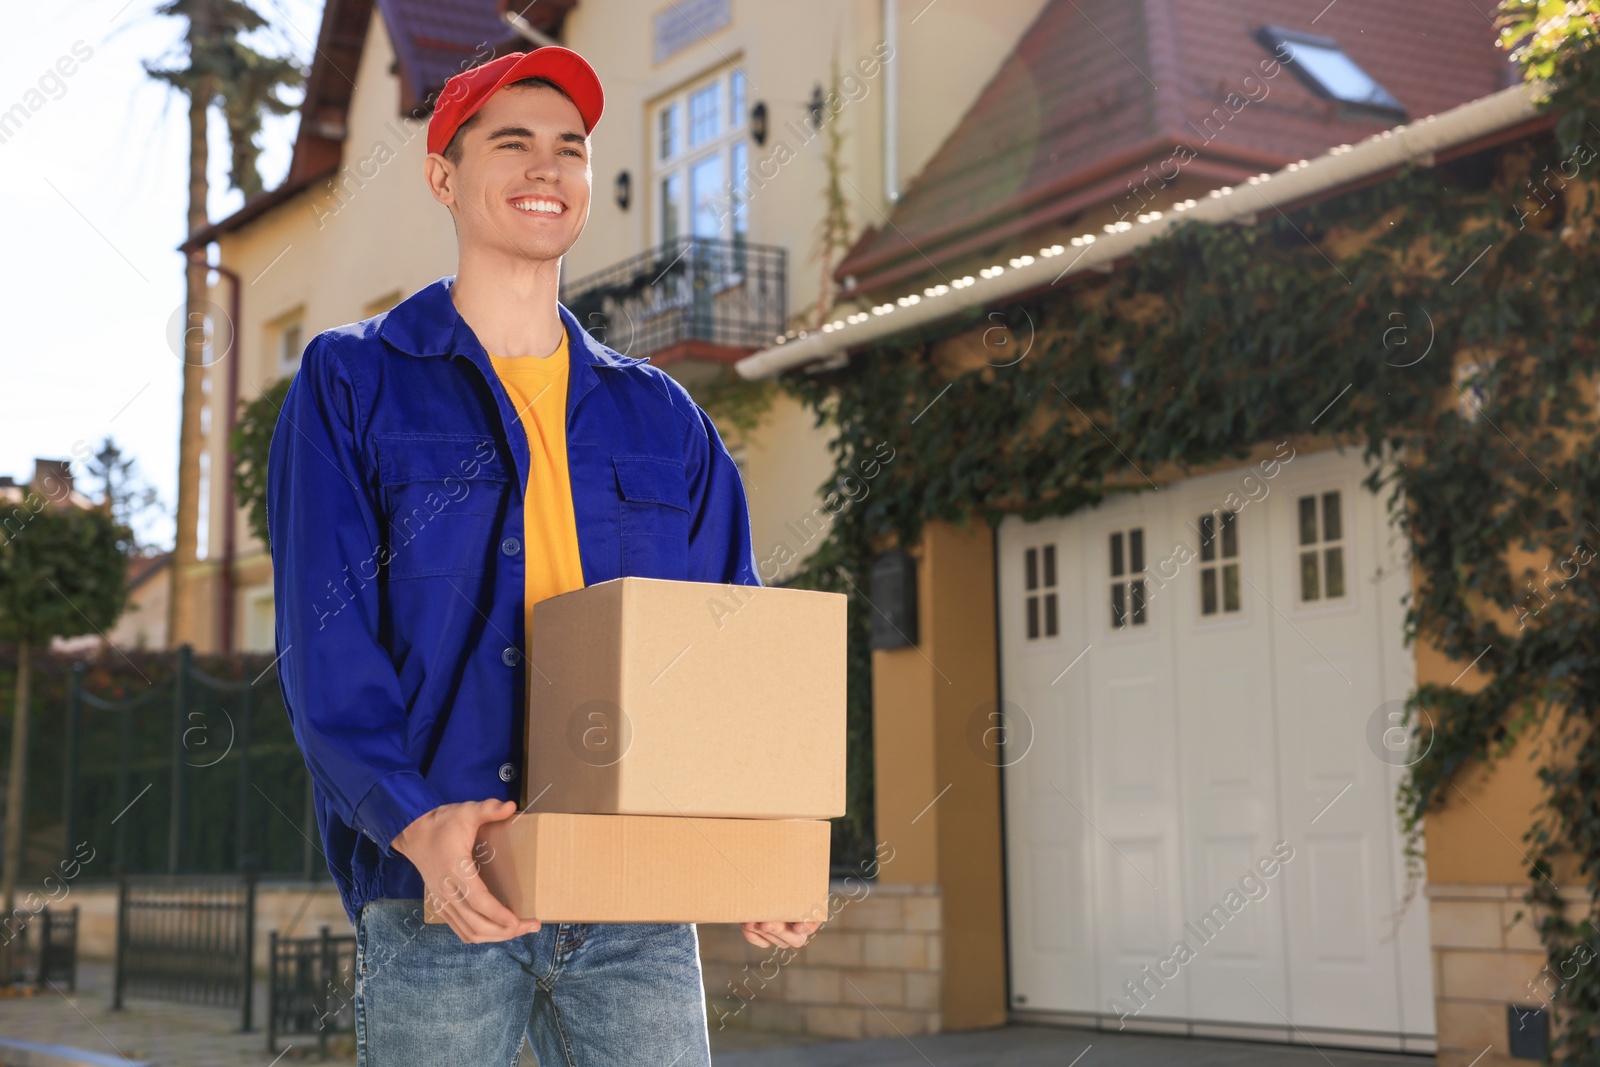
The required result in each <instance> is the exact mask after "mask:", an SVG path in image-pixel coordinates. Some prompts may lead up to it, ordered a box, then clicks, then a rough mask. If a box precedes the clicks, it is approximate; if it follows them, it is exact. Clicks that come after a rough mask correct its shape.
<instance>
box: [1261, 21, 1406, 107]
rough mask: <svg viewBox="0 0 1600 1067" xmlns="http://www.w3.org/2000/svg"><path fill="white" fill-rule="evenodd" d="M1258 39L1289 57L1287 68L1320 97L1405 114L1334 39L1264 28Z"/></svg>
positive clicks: (1387, 92) (1397, 102)
mask: <svg viewBox="0 0 1600 1067" xmlns="http://www.w3.org/2000/svg"><path fill="white" fill-rule="evenodd" d="M1256 39H1257V40H1259V41H1260V42H1261V43H1262V44H1263V45H1265V46H1266V48H1267V49H1268V50H1269V51H1271V52H1274V53H1276V54H1277V55H1279V56H1285V55H1286V56H1288V57H1289V58H1288V59H1287V60H1285V65H1286V66H1287V67H1288V68H1289V69H1290V70H1292V71H1294V72H1295V74H1296V75H1297V76H1298V77H1299V78H1300V80H1301V81H1303V82H1305V83H1306V84H1307V85H1309V86H1310V87H1311V89H1312V91H1314V92H1316V93H1317V94H1319V95H1321V96H1325V97H1327V98H1329V99H1330V100H1337V101H1339V102H1340V103H1344V104H1352V105H1354V106H1356V107H1363V108H1371V109H1373V110H1376V111H1386V112H1391V113H1393V114H1396V115H1400V116H1404V115H1405V108H1404V107H1402V106H1401V105H1400V101H1398V100H1396V99H1395V98H1394V97H1393V96H1392V95H1390V93H1389V90H1387V89H1385V88H1384V87H1383V86H1382V85H1379V84H1378V81H1377V79H1376V78H1374V77H1373V76H1372V75H1370V74H1368V73H1367V72H1366V71H1364V70H1362V69H1361V67H1360V66H1359V65H1358V64H1357V63H1356V61H1355V60H1353V59H1351V58H1350V57H1349V56H1348V55H1346V54H1345V51H1344V49H1342V48H1340V47H1339V42H1338V41H1335V40H1334V39H1333V38H1332V37H1320V36H1318V35H1316V34H1314V33H1301V32H1299V31H1298V30H1286V29H1282V28H1281V27H1278V26H1263V27H1262V28H1261V30H1260V31H1259V32H1258V33H1257V34H1256Z"/></svg>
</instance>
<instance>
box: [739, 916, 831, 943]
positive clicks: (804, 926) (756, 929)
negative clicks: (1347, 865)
mask: <svg viewBox="0 0 1600 1067" xmlns="http://www.w3.org/2000/svg"><path fill="white" fill-rule="evenodd" d="M821 927H822V924H821V923H819V922H804V923H740V924H739V929H741V930H743V931H744V939H745V940H746V941H748V942H750V943H751V944H752V945H756V946H758V947H760V948H776V947H778V946H779V945H787V946H788V947H789V948H799V947H800V946H802V945H804V944H805V943H806V940H807V939H808V938H809V937H810V936H811V935H812V934H814V933H816V932H817V931H818V930H819V929H820V928H821Z"/></svg>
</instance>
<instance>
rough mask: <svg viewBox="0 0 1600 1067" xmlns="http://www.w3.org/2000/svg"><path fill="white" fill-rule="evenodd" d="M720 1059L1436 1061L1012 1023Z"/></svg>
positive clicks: (808, 1062)
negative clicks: (972, 1029)
mask: <svg viewBox="0 0 1600 1067" xmlns="http://www.w3.org/2000/svg"><path fill="white" fill-rule="evenodd" d="M713 1059H714V1060H715V1063H716V1067H867V1065H869V1064H870V1065H871V1067H930V1065H931V1067H980V1065H981V1067H1047V1065H1048V1067H1329V1065H1330V1064H1331V1065H1332V1067H1432V1064H1433V1062H1434V1058H1433V1057H1432V1056H1402V1055H1396V1054H1392V1053H1370V1052H1345V1051H1340V1050H1335V1049H1329V1048H1323V1049H1317V1048H1310V1047H1306V1046H1286V1045H1267V1044H1259V1043H1254V1042H1242V1041H1207V1040H1200V1039H1195V1038H1180V1037H1149V1036H1143V1035H1131V1034H1117V1033H1101V1032H1099V1031H1093V1030H1064V1029H1055V1028H1053V1027H1042V1026H1008V1027H1004V1028H1002V1029H999V1030H982V1031H978V1032H975V1033H962V1034H938V1035H935V1036H932V1037H922V1036H919V1037H915V1038H899V1037H894V1038H885V1039H883V1040H878V1041H840V1042H830V1043H828V1044H816V1045H797V1046H790V1047H787V1048H776V1049H766V1050H762V1051H754V1052H728V1053H722V1054H720V1055H716V1056H713Z"/></svg>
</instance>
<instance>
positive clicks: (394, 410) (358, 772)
mask: <svg viewBox="0 0 1600 1067" xmlns="http://www.w3.org/2000/svg"><path fill="white" fill-rule="evenodd" d="M601 107H602V94H601V88H600V82H599V80H598V79H597V78H596V77H595V74H594V71H593V70H592V69H591V68H590V67H589V64H588V63H586V62H585V61H584V60H583V59H582V58H581V57H580V56H578V55H577V54H576V53H575V52H571V51H568V50H567V49H564V48H557V47H549V48H541V49H538V50H536V51H534V52H529V53H515V54H512V55H507V56H502V57H500V58H499V59H496V60H494V61H492V62H489V63H486V64H484V65H483V66H480V67H476V68H474V69H472V70H469V71H466V72H464V73H462V74H459V75H457V76H456V77H454V78H452V79H450V81H449V82H448V83H446V85H445V87H444V89H443V91H442V92H441V93H440V96H439V100H438V103H437V104H436V106H435V109H434V113H433V117H432V119H431V120H430V123H429V127H428V156H427V161H426V164H425V176H426V179H427V182H428V187H429V189H430V190H431V191H432V193H433V196H434V199H436V200H437V201H438V202H439V203H440V204H442V205H443V206H444V207H445V208H446V209H447V210H448V211H449V212H450V214H451V217H452V219H453V220H454V223H455V228H456V238H457V244H458V253H459V261H458V268H457V272H456V274H455V275H454V276H453V277H447V278H442V279H440V280H439V281H437V282H435V283H433V284H432V285H429V286H427V287H426V288H424V289H422V290H421V291H419V292H417V293H416V294H414V295H413V296H411V297H410V298H408V299H407V300H405V301H403V302H402V303H401V304H399V305H398V306H397V307H395V308H394V309H393V310H392V311H390V312H388V313H387V314H385V315H380V316H378V317H377V318H374V319H368V320H366V321H364V322H359V323H355V324H354V325H351V326H345V327H341V328H340V329H336V330H329V331H327V332H325V333H322V334H319V335H318V336H317V337H316V338H315V339H313V340H312V342H311V344H310V345H309V346H308V347H307V349H306V352H305V355H304V358H303V361H302V365H301V369H300V372H299V373H298V374H297V375H296V376H295V379H294V382H293V383H292V384H291V386H290V388H289V394H288V397H287V399H286V401H285V403H284V407H283V412H282V415H281V417H280V420H279V424H278V428H277V432H276V433H275V434H274V436H273V441H272V451H271V457H270V461H269V464H268V477H267V480H268V520H269V521H268V527H269V533H270V535H271V549H272V559H273V582H274V589H275V602H276V604H277V606H278V612H279V614H278V622H277V644H278V652H279V656H280V659H279V676H280V678H281V680H282V686H283V692H284V701H285V704H286V706H287V708H288V710H289V716H290V720H291V722H292V724H293V726H294V732H295V737H296V739H297V741H298V742H299V744H300V747H301V750H302V751H303V753H304V755H305V758H306V764H307V766H308V768H309V769H310V771H311V774H312V780H313V785H314V790H315V794H316V810H317V817H318V822H319V826H320V829H321V832H322V839H323V842H324V844H325V846H326V850H327V859H328V869H329V870H330V871H331V872H332V874H333V877H334V879H335V880H336V881H337V882H338V885H339V889H340V894H341V896H342V898H343V901H344V905H345V909H346V911H347V912H348V913H349V915H350V918H351V921H352V922H353V923H355V925H356V936H357V967H356V970H357V976H356V1003H355V1012H356V1034H357V1049H358V1060H359V1063H360V1064H361V1065H362V1067H369V1065H370V1067H410V1065H421V1064H426V1065H428V1067H450V1065H457V1064H459V1065H462V1067H482V1065H484V1064H501V1065H511V1064H515V1063H516V1062H517V1058H518V1049H519V1047H520V1045H521V1042H522V1037H523V1034H524V1032H526V1034H527V1037H528V1040H529V1041H530V1043H531V1044H532V1046H533V1048H534V1050H535V1051H536V1052H537V1053H538V1056H539V1061H540V1063H541V1064H542V1065H543V1067H556V1065H561V1064H565V1065H568V1067H578V1065H581V1067H591V1065H593V1067H599V1065H610V1064H620V1063H638V1064H674V1065H676V1067H693V1065H705V1064H709V1062H710V1054H709V1051H708V1048H707V1034H706V1020H705V998H704V992H703V989H702V986H701V976H700V963H699V955H698V945H697V938H696V932H695V928H694V927H693V926H692V925H688V924H671V923H666V924H646V923H636V924H584V923H560V924H555V925H545V926H540V924H538V923H536V922H531V921H523V920H520V919H518V918H517V917H516V916H515V915H514V914H512V912H511V911H510V910H509V909H507V908H506V907H505V906H504V905H503V904H502V903H501V902H499V901H497V900H496V899H494V897H493V896H492V895H491V894H490V893H489V892H488V891H487V889H485V888H484V886H483V884H482V882H481V881H480V880H479V879H478V878H477V864H478V862H479V861H481V860H483V859H484V858H486V857H484V856H482V855H479V854H477V853H476V851H475V849H476V847H477V846H476V844H475V842H476V838H477V833H478V830H479V828H480V827H482V826H483V825H484V824H485V823H488V822H493V821H496V820H501V819H507V818H511V817H513V816H514V815H515V814H516V805H515V803H514V802H513V800H512V799H511V798H512V797H514V796H515V795H516V794H517V780H518V777H519V775H520V772H521V767H520V763H521V752H522V709H523V708H524V707H525V704H526V688H527V685H528V684H529V683H528V680H527V679H526V677H525V672H526V671H527V667H526V666H525V665H526V664H527V663H528V662H529V656H528V652H529V650H528V649H527V648H526V646H525V640H526V634H527V632H528V628H527V622H528V619H529V617H530V615H531V612H532V609H533V606H534V604H535V603H537V602H538V601H540V600H542V599H545V598H546V597H551V596H555V595H557V594H560V593H564V592H567V591H569V590H572V589H577V588H580V587H582V586H584V585H588V584H594V583H596V582H603V581H607V580H609V579H612V578H618V577H622V576H624V575H636V576H640V577H647V578H668V579H678V580H687V581H705V582H734V583H741V584H746V585H756V584H758V579H757V577H756V570H755V560H754V557H753V555H752V553H751V546H750V531H749V517H748V514H747V511H746V506H745V498H744V491H743V488H742V486H741V483H740V481H739V476H738V472H737V470H736V469H735V467H734V464H733V462H732V460H731V459H730V458H729V456H728V453H727V450H726V449H725V448H724V447H723V444H722V441H721V440H720V438H719V437H718V436H717V432H716V430H715V429H714V428H713V426H712V424H711V421H710V419H708V418H707V417H706V415H705V413H704V412H703V411H701V410H700V409H699V407H697V406H696V405H695V403H694V401H693V400H691V399H690V397H689V395H688V394H687V393H686V392H685V391H684V390H683V389H682V388H681V387H680V386H679V385H678V384H677V383H676V382H675V381H673V380H672V379H671V378H670V377H668V376H667V375H665V374H663V373H661V372H660V371H658V370H656V369H655V368H653V367H650V366H648V365H647V364H645V363H644V361H642V360H639V359H632V358H629V357H627V356H625V355H621V354H619V353H617V352H614V351H612V350H611V349H609V348H607V347H605V346H604V345H602V344H600V343H598V342H597V341H596V340H595V339H594V338H593V337H591V336H590V335H589V334H588V333H587V332H586V331H585V330H584V329H583V327H582V326H581V325H580V324H579V323H578V322H577V320H576V319H574V318H573V316H572V314H571V313H570V312H569V311H568V310H567V309H566V308H564V307H562V306H561V305H560V304H559V303H558V302H557V292H558V286H559V282H560V273H561V258H562V256H564V255H565V254H566V252H567V250H568V249H570V248H571V247H572V245H573V243H574V242H575V241H576V240H577V238H578V235H579V234H580V233H581V232H582V230H583V226H584V222H585V220H586V219H587V218H588V214H589V200H590V194H591V187H592V168H591V165H590V141H589V134H590V133H591V132H592V131H593V129H594V126H595V123H596V122H598V121H599V118H600V112H601ZM396 224H397V225H403V222H401V221H398V220H397V223H396ZM424 894H426V895H428V896H430V897H431V898H432V900H433V902H434V903H435V904H436V905H437V907H438V910H439V911H440V914H441V915H442V916H443V917H444V919H445V921H446V923H447V924H448V925H433V924H429V925H424V924H423V922H422V907H421V902H422V897H423V896H424ZM816 927H817V924H816V923H782V922H771V923H747V924H745V927H744V934H745V937H746V939H747V940H749V941H750V942H751V943H752V944H756V945H760V946H780V945H781V946H795V947H798V946H799V945H801V944H803V943H804V942H805V941H806V939H807V938H808V937H809V936H810V935H811V934H812V933H814V932H815V930H816Z"/></svg>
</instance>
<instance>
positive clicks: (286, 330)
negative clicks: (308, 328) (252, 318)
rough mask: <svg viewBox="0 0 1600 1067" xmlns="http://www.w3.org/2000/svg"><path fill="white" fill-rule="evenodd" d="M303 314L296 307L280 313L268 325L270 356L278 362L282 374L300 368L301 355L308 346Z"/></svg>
mask: <svg viewBox="0 0 1600 1067" xmlns="http://www.w3.org/2000/svg"><path fill="white" fill-rule="evenodd" d="M303 314H304V313H303V311H302V310H301V309H299V308H296V309H295V310H294V311H291V312H289V313H288V314H287V315H280V316H279V317H278V318H277V319H276V320H275V321H274V322H273V323H272V324H271V325H269V326H268V327H267V346H266V347H267V352H268V353H269V355H268V358H269V359H271V360H274V361H275V362H276V363H277V367H278V374H280V375H288V374H293V373H294V372H295V371H297V370H299V369H300V356H301V355H302V354H303V353H304V351H305V347H306V342H305V329H304V327H303V325H302V321H303V319H302V316H303Z"/></svg>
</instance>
